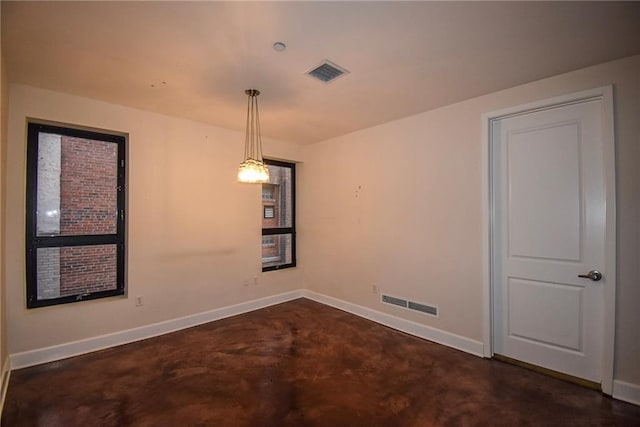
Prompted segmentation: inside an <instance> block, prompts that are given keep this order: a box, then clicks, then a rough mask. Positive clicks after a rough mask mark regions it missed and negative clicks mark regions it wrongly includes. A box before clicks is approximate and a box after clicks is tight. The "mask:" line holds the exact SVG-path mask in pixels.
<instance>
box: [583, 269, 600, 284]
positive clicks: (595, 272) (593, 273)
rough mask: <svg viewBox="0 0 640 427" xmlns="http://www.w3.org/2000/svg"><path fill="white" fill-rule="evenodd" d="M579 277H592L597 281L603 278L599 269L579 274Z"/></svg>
mask: <svg viewBox="0 0 640 427" xmlns="http://www.w3.org/2000/svg"><path fill="white" fill-rule="evenodd" d="M578 277H584V278H585V279H591V280H593V281H594V282H597V281H598V280H600V279H602V273H600V272H599V271H598V270H591V271H590V272H588V273H587V274H578Z"/></svg>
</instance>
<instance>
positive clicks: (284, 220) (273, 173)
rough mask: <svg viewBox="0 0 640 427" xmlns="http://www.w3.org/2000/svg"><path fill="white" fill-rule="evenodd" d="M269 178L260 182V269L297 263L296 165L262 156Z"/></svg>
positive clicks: (271, 268) (267, 269) (274, 268)
mask: <svg viewBox="0 0 640 427" xmlns="http://www.w3.org/2000/svg"><path fill="white" fill-rule="evenodd" d="M265 163H266V164H267V166H268V168H269V176H270V179H271V182H270V183H269V184H262V208H263V218H262V271H269V270H276V269H281V268H289V267H295V266H296V228H295V227H296V220H295V218H296V215H295V213H296V209H295V208H296V202H295V195H296V165H295V164H293V163H287V162H279V161H275V160H265Z"/></svg>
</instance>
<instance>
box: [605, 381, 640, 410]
mask: <svg viewBox="0 0 640 427" xmlns="http://www.w3.org/2000/svg"><path fill="white" fill-rule="evenodd" d="M612 396H613V397H614V398H615V399H618V400H624V401H625V402H628V403H633V404H634V405H638V406H640V385H638V384H631V383H627V382H624V381H620V380H613V394H612Z"/></svg>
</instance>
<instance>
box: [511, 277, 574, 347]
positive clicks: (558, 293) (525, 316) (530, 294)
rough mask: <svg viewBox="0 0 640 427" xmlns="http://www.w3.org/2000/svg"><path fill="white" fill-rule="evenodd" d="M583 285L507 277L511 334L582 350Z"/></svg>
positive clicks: (521, 338) (520, 337) (519, 337)
mask: <svg viewBox="0 0 640 427" xmlns="http://www.w3.org/2000/svg"><path fill="white" fill-rule="evenodd" d="M582 291H583V288H581V287H578V286H567V285H565V284H562V283H547V282H539V281H535V280H522V279H514V278H510V279H509V288H508V293H509V301H508V305H509V319H508V323H507V329H508V333H509V337H510V338H515V339H520V340H528V341H533V343H534V344H535V343H542V344H546V345H549V346H554V347H558V348H560V349H569V350H574V351H582V301H583V295H582Z"/></svg>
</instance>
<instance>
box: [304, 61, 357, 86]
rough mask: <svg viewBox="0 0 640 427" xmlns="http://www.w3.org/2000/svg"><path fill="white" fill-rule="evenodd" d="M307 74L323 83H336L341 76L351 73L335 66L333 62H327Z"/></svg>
mask: <svg viewBox="0 0 640 427" xmlns="http://www.w3.org/2000/svg"><path fill="white" fill-rule="evenodd" d="M306 74H307V75H309V76H311V77H313V78H315V79H318V80H320V81H321V82H323V83H329V82H332V81H334V80H335V79H337V78H338V77H340V76H343V75H345V74H349V71H347V70H346V69H345V68H342V67H341V66H339V65H337V64H334V63H333V62H331V61H327V60H325V61H324V62H322V63H321V64H320V65H318V66H316V67H314V68H312V69H311V70H309V71H307V73H306Z"/></svg>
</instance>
